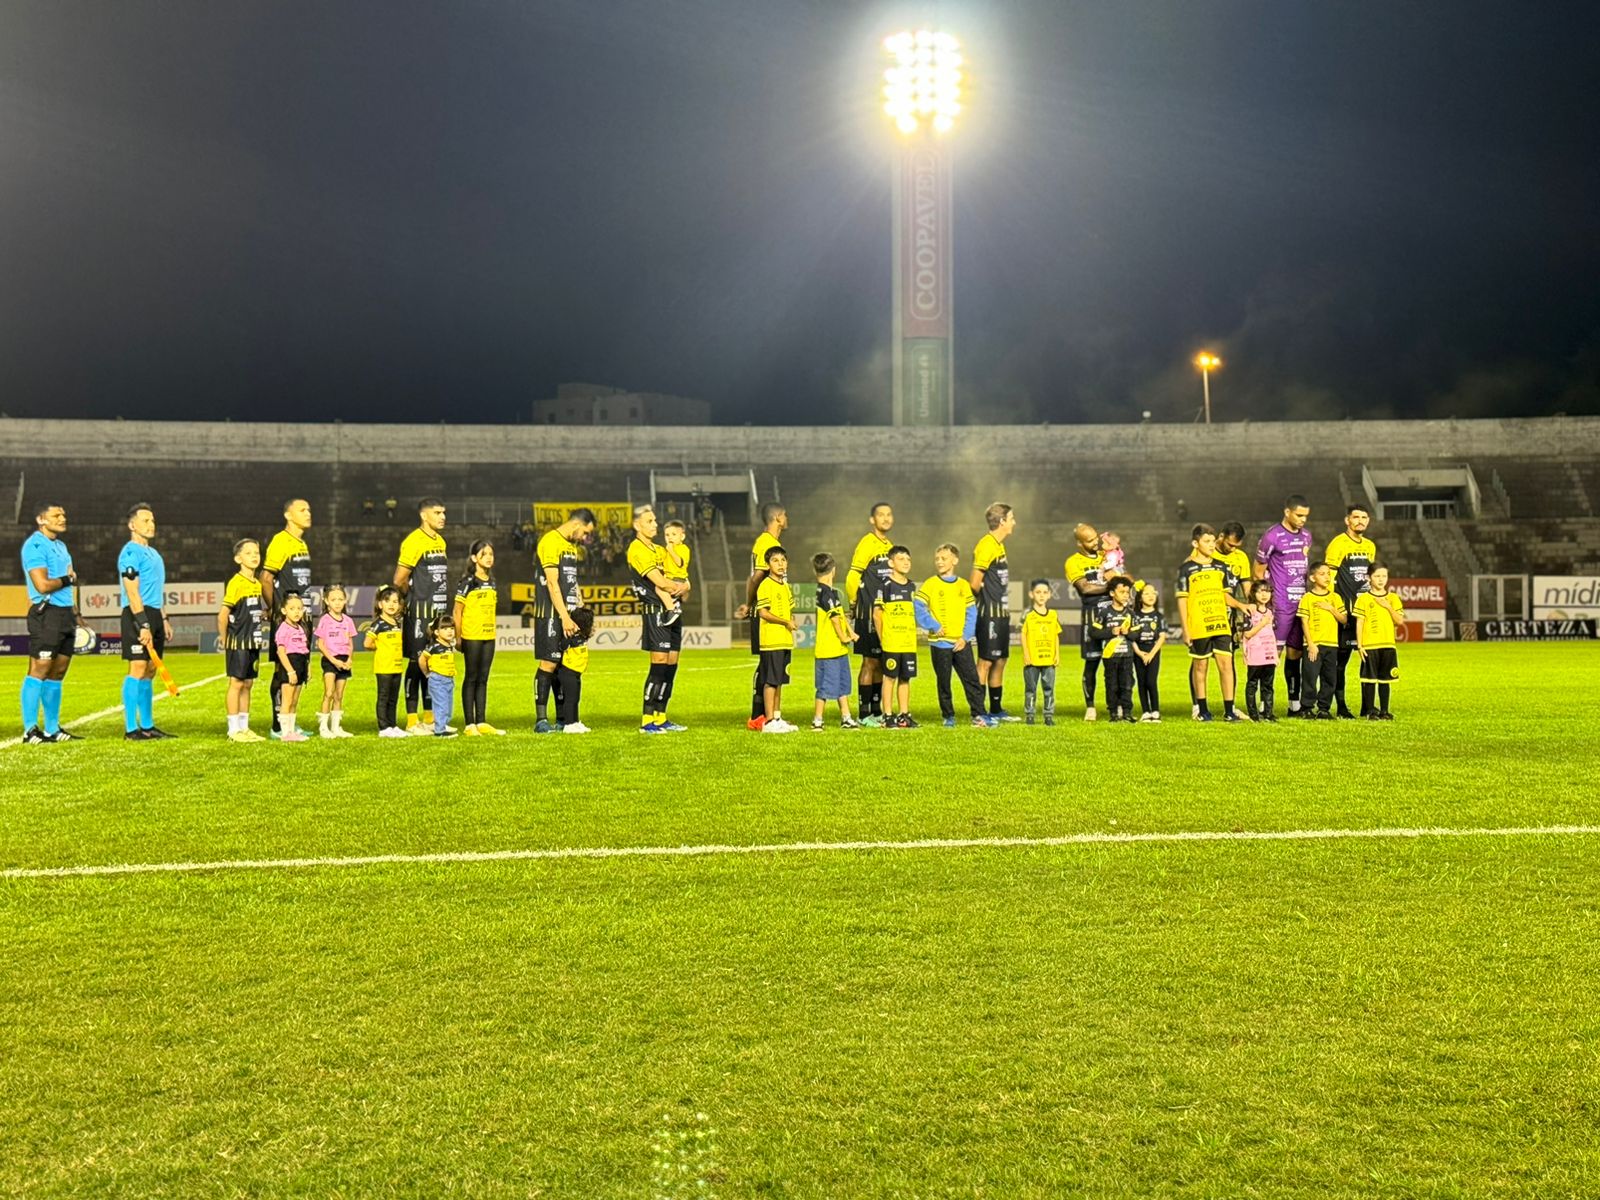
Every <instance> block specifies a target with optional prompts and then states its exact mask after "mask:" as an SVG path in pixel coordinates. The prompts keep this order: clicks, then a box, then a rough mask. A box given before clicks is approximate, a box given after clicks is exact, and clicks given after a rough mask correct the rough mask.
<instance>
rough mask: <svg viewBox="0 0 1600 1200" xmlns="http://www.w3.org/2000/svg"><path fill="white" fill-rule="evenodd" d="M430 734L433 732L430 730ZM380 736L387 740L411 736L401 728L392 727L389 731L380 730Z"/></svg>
mask: <svg viewBox="0 0 1600 1200" xmlns="http://www.w3.org/2000/svg"><path fill="white" fill-rule="evenodd" d="M428 732H430V733H431V732H433V731H432V730H429V731H428ZM378 736H379V737H386V738H403V737H409V736H410V735H409V734H407V733H406V731H405V730H404V729H401V728H400V726H398V725H391V726H389V728H387V729H380V730H378Z"/></svg>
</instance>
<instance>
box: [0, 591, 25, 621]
mask: <svg viewBox="0 0 1600 1200" xmlns="http://www.w3.org/2000/svg"><path fill="white" fill-rule="evenodd" d="M27 615H28V589H27V588H25V587H23V586H22V585H20V584H15V583H7V584H0V617H25V616H27Z"/></svg>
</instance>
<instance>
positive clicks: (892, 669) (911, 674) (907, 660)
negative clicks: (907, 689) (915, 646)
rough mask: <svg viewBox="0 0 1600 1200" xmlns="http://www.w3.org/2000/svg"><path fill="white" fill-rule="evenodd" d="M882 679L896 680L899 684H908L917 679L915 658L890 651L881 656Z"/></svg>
mask: <svg viewBox="0 0 1600 1200" xmlns="http://www.w3.org/2000/svg"><path fill="white" fill-rule="evenodd" d="M883 677H884V678H885V679H897V680H899V681H900V682H901V683H910V682H911V681H912V680H913V679H915V678H916V677H917V656H916V654H915V652H913V653H911V654H896V653H895V652H894V651H892V650H888V651H885V652H884V655H883Z"/></svg>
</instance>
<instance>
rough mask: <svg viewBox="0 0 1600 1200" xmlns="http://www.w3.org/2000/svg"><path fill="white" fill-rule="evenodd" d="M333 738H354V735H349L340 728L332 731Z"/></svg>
mask: <svg viewBox="0 0 1600 1200" xmlns="http://www.w3.org/2000/svg"><path fill="white" fill-rule="evenodd" d="M333 736H334V737H336V738H347V737H355V734H353V733H351V732H350V731H349V730H348V729H346V728H344V727H343V726H340V727H339V728H338V729H335V730H334V731H333Z"/></svg>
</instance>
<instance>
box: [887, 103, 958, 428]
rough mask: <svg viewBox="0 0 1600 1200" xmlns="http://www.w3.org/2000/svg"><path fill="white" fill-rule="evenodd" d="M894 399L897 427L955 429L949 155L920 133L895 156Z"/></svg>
mask: <svg viewBox="0 0 1600 1200" xmlns="http://www.w3.org/2000/svg"><path fill="white" fill-rule="evenodd" d="M893 196H894V200H893V208H894V214H893V225H894V398H893V421H894V424H896V425H932V426H948V425H953V424H955V354H954V350H955V338H954V333H955V320H954V305H953V303H952V301H953V296H952V294H951V279H952V276H953V274H954V272H953V271H952V270H951V245H952V242H951V236H950V233H951V231H950V147H949V143H948V142H947V141H946V140H944V139H941V138H938V137H936V136H935V135H934V133H933V132H932V131H931V130H926V129H925V130H921V131H919V132H917V133H915V134H912V135H909V136H906V137H903V138H902V139H901V144H900V145H899V146H898V147H897V149H896V154H895V163H894V187H893Z"/></svg>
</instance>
